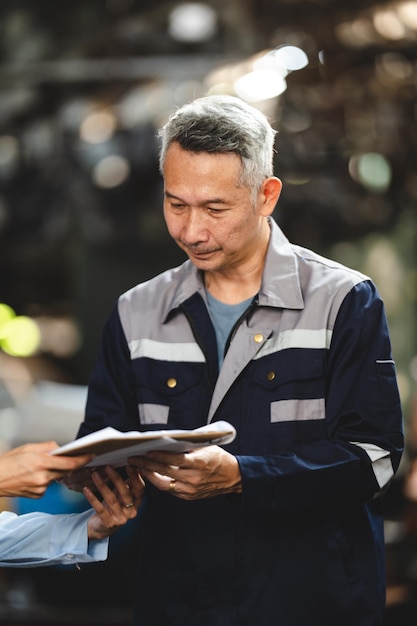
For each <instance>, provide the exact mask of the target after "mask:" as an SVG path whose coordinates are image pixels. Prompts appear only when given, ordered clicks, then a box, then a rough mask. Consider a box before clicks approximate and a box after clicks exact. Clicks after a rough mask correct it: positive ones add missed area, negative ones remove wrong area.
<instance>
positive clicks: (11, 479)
mask: <svg viewBox="0 0 417 626" xmlns="http://www.w3.org/2000/svg"><path fill="white" fill-rule="evenodd" d="M56 448H58V444H57V443H55V441H45V442H42V443H27V444H25V445H23V446H19V447H18V448H14V449H12V450H8V451H7V452H5V453H4V454H1V455H0V496H22V497H26V498H39V497H40V496H42V495H43V494H44V493H45V490H46V489H47V487H48V485H49V484H50V483H51V482H52V481H54V480H57V479H60V478H62V477H63V476H64V475H65V474H66V473H67V472H71V471H73V470H76V469H78V468H80V467H82V466H83V465H85V464H86V463H88V462H89V461H91V459H92V458H93V455H91V454H83V455H80V456H73V457H70V456H54V455H51V454H49V453H50V452H52V450H55V449H56Z"/></svg>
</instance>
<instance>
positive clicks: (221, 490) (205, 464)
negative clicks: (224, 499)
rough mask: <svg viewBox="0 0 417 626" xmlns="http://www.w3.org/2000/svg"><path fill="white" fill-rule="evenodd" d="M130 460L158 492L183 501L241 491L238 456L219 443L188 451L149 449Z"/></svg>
mask: <svg viewBox="0 0 417 626" xmlns="http://www.w3.org/2000/svg"><path fill="white" fill-rule="evenodd" d="M129 463H131V464H132V465H134V466H135V467H137V468H138V469H139V470H140V473H141V475H142V476H143V478H146V479H147V480H149V482H151V483H152V484H153V485H155V487H157V488H158V489H161V491H168V492H169V493H171V494H172V495H175V496H177V497H178V498H182V499H183V500H198V499H201V498H211V497H212V496H217V495H220V494H225V493H240V492H241V490H242V481H241V476H240V469H239V464H238V462H237V459H236V457H235V456H233V455H232V454H229V452H226V451H225V450H223V448H220V447H219V446H207V447H206V448H200V449H198V450H193V451H192V452H188V453H187V454H176V453H172V452H149V453H148V454H147V455H146V456H138V457H132V458H130V459H129Z"/></svg>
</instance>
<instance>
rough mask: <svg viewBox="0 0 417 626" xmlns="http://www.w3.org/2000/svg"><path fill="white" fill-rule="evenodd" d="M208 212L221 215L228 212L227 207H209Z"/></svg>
mask: <svg viewBox="0 0 417 626" xmlns="http://www.w3.org/2000/svg"><path fill="white" fill-rule="evenodd" d="M207 212H208V213H209V214H210V215H221V214H222V213H225V212H226V209H213V208H212V207H207Z"/></svg>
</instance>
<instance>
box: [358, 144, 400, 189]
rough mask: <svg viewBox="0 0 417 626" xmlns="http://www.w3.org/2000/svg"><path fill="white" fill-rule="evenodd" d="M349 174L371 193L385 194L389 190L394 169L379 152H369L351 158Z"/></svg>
mask: <svg viewBox="0 0 417 626" xmlns="http://www.w3.org/2000/svg"><path fill="white" fill-rule="evenodd" d="M349 173H350V175H351V176H352V178H353V179H354V180H356V181H357V182H359V183H361V184H362V185H363V186H364V187H366V188H367V189H369V190H370V191H375V192H379V193H383V192H384V191H386V190H387V189H388V187H389V186H390V183H391V178H392V169H391V165H390V163H389V162H388V160H387V159H386V158H385V157H384V156H383V155H382V154H379V153H377V152H368V153H365V154H361V155H358V156H354V157H352V158H351V160H350V162H349Z"/></svg>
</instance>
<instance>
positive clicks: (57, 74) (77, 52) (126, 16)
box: [0, 0, 417, 626]
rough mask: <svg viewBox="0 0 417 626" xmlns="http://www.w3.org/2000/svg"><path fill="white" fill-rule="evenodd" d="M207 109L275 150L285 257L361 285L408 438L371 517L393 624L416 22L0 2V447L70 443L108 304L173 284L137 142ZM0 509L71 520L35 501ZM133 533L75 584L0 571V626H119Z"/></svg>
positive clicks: (401, 523)
mask: <svg viewBox="0 0 417 626" xmlns="http://www.w3.org/2000/svg"><path fill="white" fill-rule="evenodd" d="M208 93H228V94H233V95H237V96H238V97H240V98H242V99H244V100H246V101H248V102H249V103H251V104H253V105H254V106H256V107H258V108H259V109H261V110H262V111H263V112H264V113H266V114H267V115H268V117H269V118H270V120H271V122H272V124H273V126H274V127H275V128H276V129H278V131H279V133H278V138H277V146H276V147H277V154H276V161H275V173H276V175H277V176H279V177H280V178H281V179H282V181H283V183H284V187H283V193H282V195H281V198H280V201H279V204H278V206H277V208H276V211H275V217H276V219H277V221H278V222H279V223H280V225H281V227H282V228H283V229H284V231H285V233H286V234H287V236H288V237H289V238H290V240H291V241H293V242H294V243H297V244H300V245H305V246H307V247H310V248H313V249H314V250H316V251H317V252H319V253H322V254H324V255H326V256H330V257H332V258H334V259H336V260H338V261H340V262H342V263H345V264H347V265H349V266H351V267H354V268H356V269H359V270H361V271H363V272H365V273H367V274H368V275H370V276H371V277H372V278H373V280H374V281H375V283H376V284H377V286H378V288H379V290H380V292H381V294H382V296H383V298H384V300H385V304H386V308H387V313H388V318H389V323H390V329H391V338H392V344H393V350H394V356H395V360H396V363H397V372H398V382H399V386H400V391H401V397H402V402H403V408H404V417H405V422H406V434H407V453H406V455H405V457H404V460H403V463H402V467H401V471H400V473H399V475H398V477H397V479H396V481H395V483H394V485H393V486H392V487H391V489H390V491H389V493H388V496H387V521H386V537H387V563H388V565H387V569H388V582H389V593H388V608H387V618H386V624H387V625H388V624H391V623H395V624H396V625H399V626H400V625H401V624H403V625H406V624H411V621H410V620H411V619H412V620H413V622H412V623H413V624H414V623H415V615H416V614H417V606H416V604H417V603H416V599H415V598H416V593H415V589H416V587H417V545H416V542H417V522H416V507H417V504H416V503H417V484H416V483H417V479H416V474H417V467H416V465H415V462H414V459H415V458H416V457H417V400H416V397H417V393H416V391H417V356H416V355H417V337H416V334H417V333H416V330H417V329H416V299H417V265H416V251H417V246H416V239H417V99H416V96H417V1H415V0H392V1H389V2H386V1H383V0H228V1H226V2H225V1H224V0H223V1H220V0H209V1H207V2H180V1H168V0H83V1H81V0H71V1H69V0H60V1H59V2H56V1H54V0H36V2H33V1H30V0H1V2H0V270H1V271H0V447H1V449H3V450H6V449H8V448H9V447H12V446H14V445H19V444H21V443H24V442H26V441H40V440H44V439H55V440H56V441H57V442H58V443H60V444H63V443H66V442H68V441H70V440H71V439H73V438H74V436H75V434H76V432H77V430H78V425H79V423H80V421H81V420H82V415H83V409H84V402H85V396H86V386H87V383H88V377H89V373H90V371H91V367H92V363H93V361H94V359H95V355H96V352H97V348H98V344H99V340H100V334H101V330H102V326H103V323H104V321H105V320H106V318H107V316H108V314H109V312H110V309H111V307H112V306H113V304H114V302H115V300H116V298H117V297H118V295H119V294H120V293H121V292H123V291H124V290H126V289H128V288H130V287H132V286H133V285H134V284H136V283H137V282H140V281H142V280H145V279H147V278H150V277H151V276H153V275H155V274H156V273H158V272H160V271H163V270H164V269H166V268H168V267H170V266H172V265H176V264H178V263H180V262H182V260H183V258H184V257H183V254H182V252H181V251H180V250H178V249H177V248H176V246H175V244H174V243H173V242H171V240H170V238H169V237H168V235H167V232H166V229H165V225H164V222H163V219H162V212H161V207H162V181H161V178H160V175H159V172H158V163H157V159H158V145H157V141H156V131H157V129H158V127H159V126H160V125H162V124H163V123H164V122H165V120H166V119H167V116H168V115H169V114H170V113H171V112H173V110H174V109H175V108H176V107H178V106H180V105H181V104H183V103H184V102H187V101H189V100H191V99H193V98H195V97H198V96H201V95H205V94H208ZM2 507H3V508H9V509H11V510H16V511H17V512H26V511H28V510H45V511H48V512H65V511H70V512H74V511H77V510H82V509H83V508H84V507H85V503H84V501H83V500H82V498H81V497H79V496H76V495H75V494H72V493H68V492H67V491H64V490H62V489H60V488H59V487H58V486H54V487H51V489H50V490H48V492H47V494H46V495H45V497H44V498H42V499H41V500H40V501H36V502H32V501H26V500H24V499H19V500H13V501H10V502H3V503H2ZM135 523H136V522H135ZM139 523H140V521H139ZM133 533H134V529H133V528H132V527H129V528H127V529H126V530H123V531H122V532H120V533H119V534H118V536H117V539H116V538H115V539H114V540H112V552H111V557H110V559H109V561H108V562H107V563H106V564H100V565H92V566H89V567H84V568H83V570H82V571H81V572H77V571H69V570H65V571H64V570H63V568H62V569H60V568H46V569H45V570H40V569H38V570H32V571H30V570H26V571H24V570H14V571H9V570H7V569H6V570H2V571H1V572H0V623H4V624H11V623H15V622H16V623H17V622H18V623H28V624H29V623H30V624H35V623H39V624H41V623H42V624H45V623H56V624H61V623H62V624H64V623H65V624H69V623H73V622H74V623H77V624H79V625H80V624H82V623H84V622H83V620H84V621H85V623H90V624H91V623H101V624H115V625H116V624H118V625H122V624H124V623H126V624H128V623H130V622H129V604H130V593H131V585H132V576H133V574H132V572H131V563H130V558H129V557H130V556H131V554H132V548H131V541H132V536H133ZM97 591H98V593H99V596H97ZM97 597H99V598H100V600H99V601H98V600H97ZM95 620H97V621H95Z"/></svg>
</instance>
